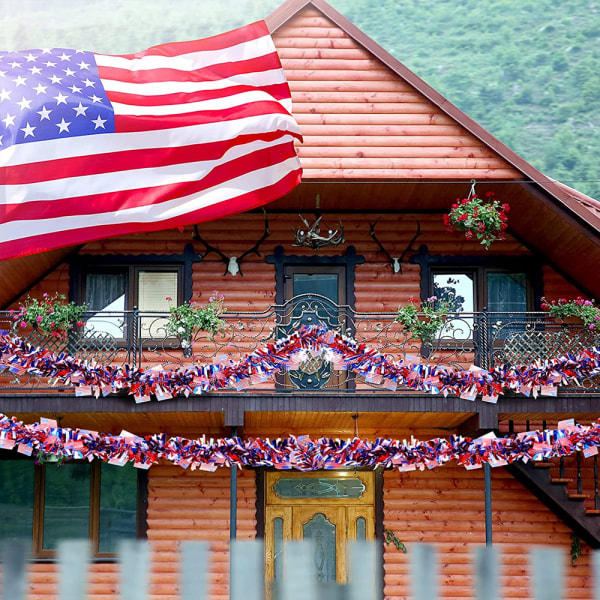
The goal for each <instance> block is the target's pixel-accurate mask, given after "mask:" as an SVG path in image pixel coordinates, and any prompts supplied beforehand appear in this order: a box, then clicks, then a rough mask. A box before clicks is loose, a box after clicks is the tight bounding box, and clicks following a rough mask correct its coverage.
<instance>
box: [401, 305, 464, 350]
mask: <svg viewBox="0 0 600 600" xmlns="http://www.w3.org/2000/svg"><path fill="white" fill-rule="evenodd" d="M452 309H453V304H452V302H451V301H447V300H442V299H438V298H437V296H431V298H427V300H425V301H424V302H419V301H418V300H417V299H416V298H412V297H411V298H409V299H408V304H406V305H405V306H400V307H398V312H397V314H396V321H397V322H398V323H401V324H402V325H404V329H406V330H407V331H410V333H411V334H412V335H413V337H415V338H418V339H420V340H421V341H422V342H424V343H426V344H429V343H431V341H432V340H433V339H434V338H435V336H436V335H438V333H439V332H440V331H441V330H442V328H443V327H444V325H445V323H446V317H447V316H448V313H449V312H450V311H451V310H452Z"/></svg>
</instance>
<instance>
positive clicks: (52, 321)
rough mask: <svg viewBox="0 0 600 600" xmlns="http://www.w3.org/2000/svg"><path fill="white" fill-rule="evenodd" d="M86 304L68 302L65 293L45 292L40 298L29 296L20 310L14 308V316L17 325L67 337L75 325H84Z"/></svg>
mask: <svg viewBox="0 0 600 600" xmlns="http://www.w3.org/2000/svg"><path fill="white" fill-rule="evenodd" d="M86 310H87V305H85V304H75V303H74V302H67V299H66V297H65V295H64V294H58V293H56V294H54V295H53V296H50V295H48V294H44V295H43V296H42V298H41V300H40V299H38V298H31V297H29V296H27V299H26V300H25V302H23V303H22V304H21V305H20V306H19V309H18V310H12V311H11V313H12V318H13V320H14V321H15V323H16V325H17V327H21V328H23V329H24V328H26V327H27V326H31V327H33V328H34V329H36V330H38V331H41V332H42V333H46V334H50V335H53V336H60V337H65V336H66V335H67V333H68V331H69V330H70V329H72V328H73V327H82V326H83V321H82V318H83V314H84V313H85V311H86Z"/></svg>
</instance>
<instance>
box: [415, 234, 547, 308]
mask: <svg viewBox="0 0 600 600" xmlns="http://www.w3.org/2000/svg"><path fill="white" fill-rule="evenodd" d="M410 261H411V262H412V263H416V264H418V265H419V266H420V267H421V282H420V289H421V299H422V300H423V301H424V300H426V299H427V298H430V297H431V296H432V295H433V275H432V271H435V272H436V273H439V272H444V271H445V272H446V273H450V272H451V271H454V272H469V271H477V270H478V269H482V270H489V271H493V270H495V271H503V272H512V273H525V274H526V276H527V288H528V289H527V299H528V307H527V310H528V311H541V298H542V296H543V295H544V284H543V269H542V267H543V263H542V262H541V261H540V260H539V259H538V258H536V257H535V256H530V255H523V256H481V255H480V256H461V255H439V254H429V250H428V248H427V246H421V247H420V248H419V252H418V254H415V255H413V256H411V258H410ZM476 285H478V283H476ZM480 307H481V308H480ZM480 307H476V308H475V310H476V311H481V310H482V308H483V305H480Z"/></svg>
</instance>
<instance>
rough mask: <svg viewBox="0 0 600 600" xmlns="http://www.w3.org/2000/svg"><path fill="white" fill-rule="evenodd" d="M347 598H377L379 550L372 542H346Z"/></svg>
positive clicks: (356, 599)
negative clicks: (347, 557) (347, 566)
mask: <svg viewBox="0 0 600 600" xmlns="http://www.w3.org/2000/svg"><path fill="white" fill-rule="evenodd" d="M347 550H348V556H349V567H350V568H349V569H348V578H349V582H348V583H349V586H348V587H349V589H348V600H377V597H378V589H379V588H378V585H377V580H378V579H379V576H380V573H381V570H380V565H379V562H380V561H379V551H378V548H377V545H376V544H375V543H374V542H362V541H361V542H351V543H350V544H348V549H347Z"/></svg>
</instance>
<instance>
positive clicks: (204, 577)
mask: <svg viewBox="0 0 600 600" xmlns="http://www.w3.org/2000/svg"><path fill="white" fill-rule="evenodd" d="M208 565H209V554H208V544H207V543H206V542H197V541H193V542H192V541H186V542H183V544H182V545H181V569H180V575H179V577H180V583H181V600H197V599H198V598H207V597H208Z"/></svg>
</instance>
